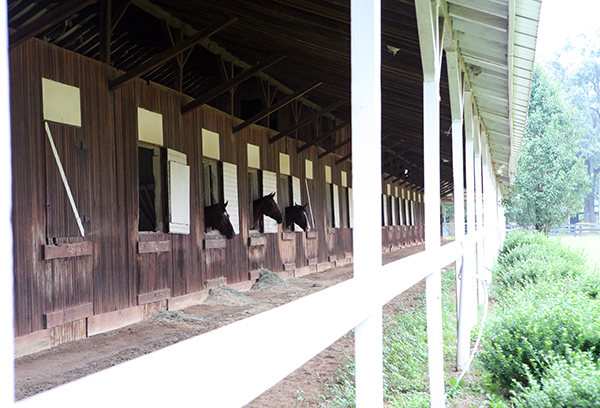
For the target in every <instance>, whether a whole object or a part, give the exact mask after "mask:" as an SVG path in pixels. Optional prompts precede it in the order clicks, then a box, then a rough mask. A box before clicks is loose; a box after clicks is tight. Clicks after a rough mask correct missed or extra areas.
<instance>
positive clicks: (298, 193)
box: [292, 177, 302, 205]
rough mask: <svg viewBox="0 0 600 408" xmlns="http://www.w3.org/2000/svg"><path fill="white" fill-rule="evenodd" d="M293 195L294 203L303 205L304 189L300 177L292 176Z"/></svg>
mask: <svg viewBox="0 0 600 408" xmlns="http://www.w3.org/2000/svg"><path fill="white" fill-rule="evenodd" d="M292 195H293V199H294V204H299V205H302V189H301V188H300V179H299V178H298V177H292Z"/></svg>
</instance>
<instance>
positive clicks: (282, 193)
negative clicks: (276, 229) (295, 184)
mask: <svg viewBox="0 0 600 408" xmlns="http://www.w3.org/2000/svg"><path fill="white" fill-rule="evenodd" d="M277 195H278V198H279V208H280V209H281V212H282V214H283V216H284V217H285V209H286V208H287V207H290V206H292V205H293V203H292V201H293V199H292V197H293V195H292V177H291V176H284V175H282V176H280V177H279V191H278V194H277ZM286 224H287V220H284V223H283V229H284V230H286V231H294V223H292V224H291V225H290V226H289V227H287V228H286V226H285V225H286Z"/></svg>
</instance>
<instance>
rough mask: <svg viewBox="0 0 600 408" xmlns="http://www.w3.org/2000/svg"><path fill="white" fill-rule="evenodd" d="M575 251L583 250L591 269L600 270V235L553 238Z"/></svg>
mask: <svg viewBox="0 0 600 408" xmlns="http://www.w3.org/2000/svg"><path fill="white" fill-rule="evenodd" d="M552 238H553V239H556V240H558V241H560V242H562V243H563V244H564V245H566V246H568V247H571V248H573V249H575V250H581V251H583V252H584V254H585V256H586V257H587V263H588V265H589V267H590V269H599V268H600V235H587V236H558V237H552Z"/></svg>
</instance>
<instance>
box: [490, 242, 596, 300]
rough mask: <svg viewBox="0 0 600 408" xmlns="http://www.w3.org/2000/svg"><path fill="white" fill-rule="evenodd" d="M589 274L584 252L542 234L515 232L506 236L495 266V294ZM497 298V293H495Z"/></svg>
mask: <svg viewBox="0 0 600 408" xmlns="http://www.w3.org/2000/svg"><path fill="white" fill-rule="evenodd" d="M586 271H587V265H586V263H585V257H584V255H583V253H582V252H577V251H573V250H571V249H570V248H567V247H565V246H563V245H561V244H560V243H558V242H555V241H552V240H550V239H548V238H547V237H546V236H544V235H542V234H531V233H528V232H526V231H514V232H511V233H510V234H508V235H507V239H506V241H505V244H504V246H503V248H502V251H500V256H499V258H498V263H497V264H496V266H495V267H494V271H493V273H494V277H495V283H496V284H495V288H494V290H495V292H500V296H501V293H502V292H503V291H505V290H506V289H507V288H509V287H512V286H515V285H518V286H521V287H526V286H528V285H530V284H532V283H536V282H539V281H545V280H551V281H556V280H563V279H565V278H571V279H573V278H575V279H578V278H580V277H581V276H583V275H584V274H585V273H586ZM496 294H497V295H498V293H496Z"/></svg>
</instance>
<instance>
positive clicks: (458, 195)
mask: <svg viewBox="0 0 600 408" xmlns="http://www.w3.org/2000/svg"><path fill="white" fill-rule="evenodd" d="M446 65H447V66H448V85H449V91H450V106H451V109H452V171H453V179H454V224H455V228H454V237H455V240H456V241H462V239H463V238H464V236H465V212H464V204H465V201H464V200H465V195H464V194H465V192H464V174H463V164H464V162H463V125H462V124H463V89H462V88H463V87H462V74H461V71H460V68H459V64H458V57H457V54H456V51H455V50H449V49H448V48H446ZM470 279H472V278H470V277H469V276H468V274H467V275H465V268H464V264H463V258H462V257H461V258H458V259H457V260H456V299H457V302H456V303H457V305H456V310H457V314H458V336H457V337H458V339H457V340H458V341H457V343H458V344H457V353H456V366H457V368H458V369H459V370H463V369H464V368H465V367H466V365H467V362H468V360H469V355H470V352H471V329H472V328H473V326H472V324H471V321H472V320H473V319H469V317H468V314H469V311H468V310H467V305H468V304H469V303H472V302H469V296H471V295H472V292H473V290H472V285H469V283H470V282H469V280H470Z"/></svg>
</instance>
